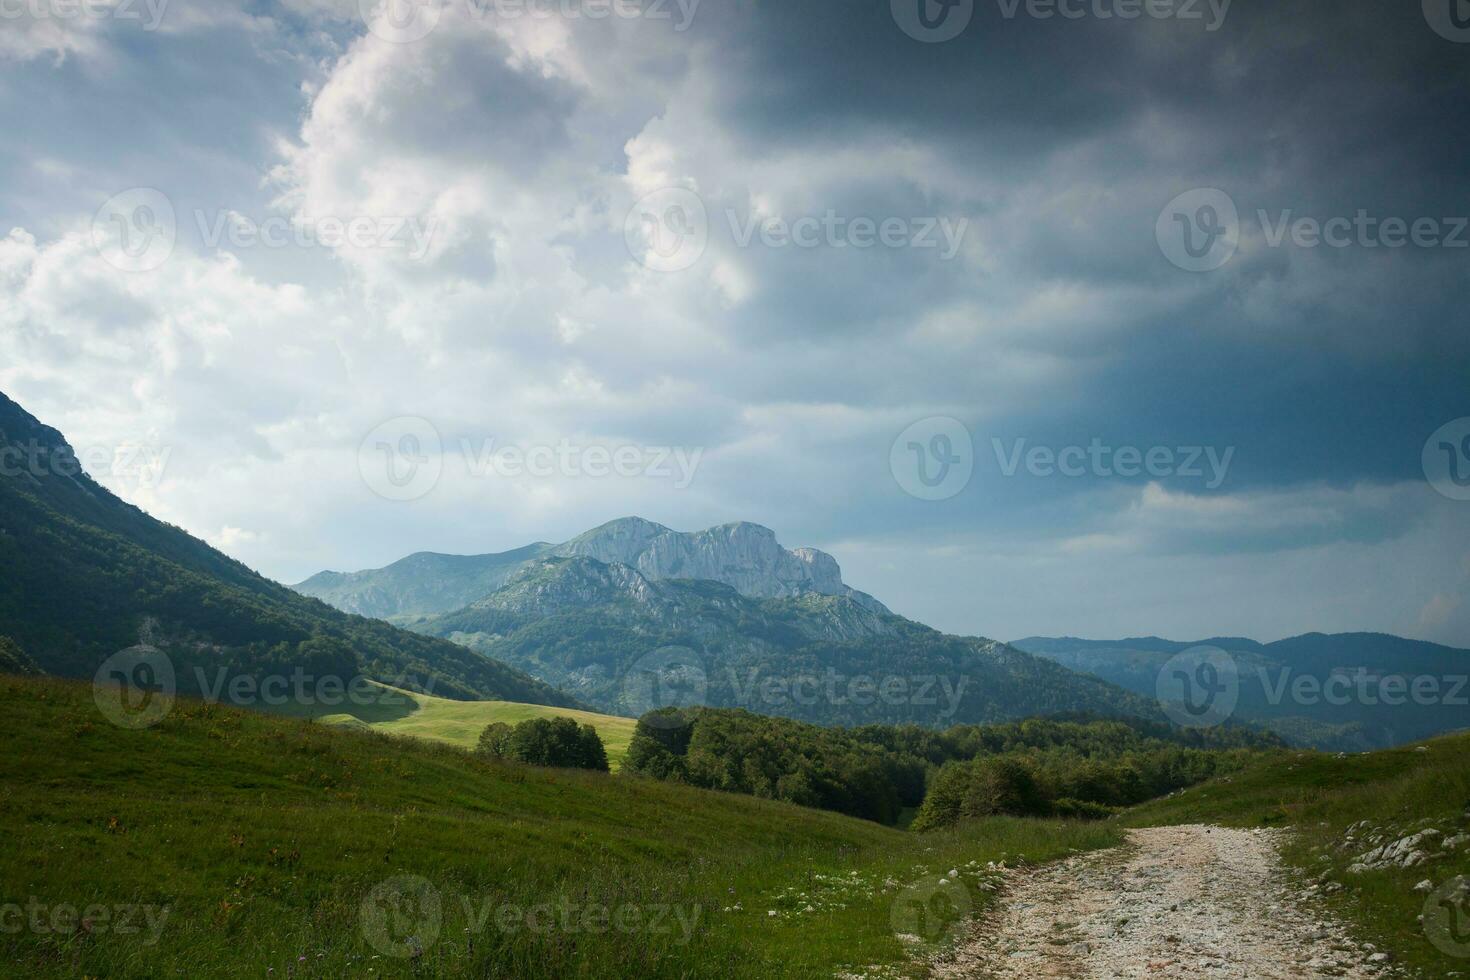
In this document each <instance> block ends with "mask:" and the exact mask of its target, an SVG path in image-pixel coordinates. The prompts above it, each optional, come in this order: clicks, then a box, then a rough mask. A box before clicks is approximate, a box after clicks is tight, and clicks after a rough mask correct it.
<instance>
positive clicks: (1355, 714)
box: [1012, 633, 1470, 751]
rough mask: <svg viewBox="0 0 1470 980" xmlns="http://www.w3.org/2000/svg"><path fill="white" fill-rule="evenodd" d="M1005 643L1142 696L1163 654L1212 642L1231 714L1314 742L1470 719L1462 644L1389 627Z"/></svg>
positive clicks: (1419, 733) (1434, 730)
mask: <svg viewBox="0 0 1470 980" xmlns="http://www.w3.org/2000/svg"><path fill="white" fill-rule="evenodd" d="M1012 645H1013V646H1015V647H1017V648H1018V649H1021V650H1025V651H1027V652H1028V653H1032V654H1035V655H1036V656H1039V657H1044V658H1046V659H1048V660H1051V661H1053V662H1055V663H1057V664H1060V665H1061V666H1063V667H1066V668H1068V669H1070V670H1076V671H1081V672H1083V673H1087V674H1091V675H1093V676H1094V677H1098V678H1101V679H1103V680H1106V681H1108V682H1110V683H1113V684H1117V685H1118V686H1119V687H1122V688H1125V689H1127V690H1130V691H1133V692H1134V693H1137V694H1141V695H1144V696H1151V695H1153V694H1154V693H1155V692H1156V685H1157V683H1158V677H1159V673H1160V671H1161V670H1162V669H1163V668H1164V665H1165V664H1166V663H1167V662H1168V660H1169V658H1171V657H1173V656H1175V655H1176V654H1178V653H1181V652H1183V651H1185V650H1188V649H1191V648H1193V647H1198V646H1209V647H1215V648H1218V649H1220V650H1223V651H1225V652H1226V653H1227V654H1229V655H1230V657H1231V658H1232V660H1233V661H1234V662H1235V664H1236V667H1237V671H1238V680H1239V701H1238V705H1237V707H1236V708H1235V713H1234V716H1235V717H1236V718H1238V719H1241V720H1244V721H1248V722H1250V723H1252V724H1257V725H1261V726H1264V727H1267V728H1270V729H1271V730H1273V731H1275V732H1277V733H1279V734H1281V735H1283V736H1285V737H1287V738H1288V739H1290V740H1292V741H1294V742H1297V743H1298V744H1303V745H1312V746H1316V747H1318V748H1325V749H1342V750H1352V751H1358V750H1363V749H1375V748H1387V747H1391V746H1394V745H1401V744H1404V743H1406V742H1412V741H1417V740H1419V739H1422V738H1428V737H1430V736H1432V735H1438V734H1441V733H1444V732H1448V731H1454V730H1457V729H1461V728H1470V650H1460V649H1456V648H1454V647H1448V646H1444V645H1442V644H1438V643H1429V642H1427V641H1423V640H1410V639H1406V638H1404V637H1401V636H1393V635H1391V634H1388V633H1338V634H1327V633H1305V634H1303V635H1301V636H1293V637H1288V638H1286V639H1283V640H1276V641H1274V642H1271V643H1260V642H1258V641H1256V640H1252V639H1247V638H1243V637H1214V638H1211V639H1207V640H1199V641H1195V642H1182V641H1176V640H1165V639H1161V638H1159V637H1156V636H1150V637H1133V638H1129V639H1123V640H1084V639H1078V638H1076V637H1044V636H1029V637H1026V638H1024V639H1020V640H1016V641H1014V642H1013V644H1012ZM1389 678H1401V679H1402V681H1398V680H1387V679H1389ZM1330 680H1331V681H1332V682H1333V683H1334V684H1335V685H1336V686H1335V687H1329V686H1328V682H1329V681H1330ZM1416 680H1417V681H1419V683H1420V684H1421V685H1422V686H1421V688H1420V689H1419V692H1417V693H1416V692H1415V691H1414V689H1413V684H1414V682H1415V681H1416ZM1400 683H1402V684H1403V686H1404V689H1405V690H1404V692H1403V693H1402V694H1400V693H1398V690H1399V684H1400ZM1297 685H1304V686H1302V687H1300V688H1299V687H1297ZM1394 702H1398V703H1394Z"/></svg>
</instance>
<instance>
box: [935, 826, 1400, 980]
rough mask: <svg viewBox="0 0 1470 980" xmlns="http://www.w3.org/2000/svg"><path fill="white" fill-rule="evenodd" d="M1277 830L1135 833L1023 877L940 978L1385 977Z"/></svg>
mask: <svg viewBox="0 0 1470 980" xmlns="http://www.w3.org/2000/svg"><path fill="white" fill-rule="evenodd" d="M1277 833H1278V832H1275V831H1267V830H1259V831H1253V830H1227V829H1224V828H1220V827H1199V826H1193V827H1157V828H1150V829H1147V830H1135V831H1132V832H1131V833H1130V834H1129V842H1128V844H1127V845H1125V846H1123V847H1121V848H1117V849H1115V850H1111V851H1100V852H1096V853H1092V854H1085V855H1079V856H1078V857H1075V858H1072V859H1070V860H1068V861H1064V862H1061V863H1059V864H1055V865H1050V866H1047V867H1045V868H1042V869H1039V870H1036V871H1031V872H1022V873H1017V874H1015V875H1013V876H1012V877H1011V879H1010V881H1009V883H1008V885H1007V890H1006V894H1005V896H1004V898H1003V900H1002V903H1001V905H1000V907H999V908H998V909H997V910H996V912H995V913H993V914H992V915H991V916H990V917H989V918H988V919H985V920H982V921H981V922H979V923H977V925H976V928H975V931H974V933H973V936H972V937H971V938H970V939H969V940H967V941H966V942H965V943H963V944H962V945H961V947H960V949H959V951H958V952H957V954H956V956H955V957H954V959H953V960H951V961H948V962H943V963H940V964H938V965H937V968H936V971H935V974H936V976H940V977H951V978H957V977H964V978H981V977H993V978H1003V977H1004V978H1011V977H1026V978H1031V977H1069V978H1097V980H1104V978H1106V980H1112V978H1121V977H1148V978H1163V977H1169V978H1173V977H1180V978H1183V977H1189V978H1191V980H1193V978H1199V977H1206V978H1212V980H1213V978H1220V980H1226V978H1240V980H1268V978H1283V980H1284V978H1302V977H1347V978H1367V977H1378V976H1382V970H1381V968H1380V967H1379V966H1378V965H1376V964H1370V963H1369V962H1368V960H1369V958H1370V957H1372V956H1373V955H1374V950H1373V949H1372V948H1371V947H1367V948H1365V947H1362V946H1360V945H1358V944H1356V943H1353V942H1351V941H1350V940H1349V939H1348V938H1347V936H1346V934H1345V933H1344V932H1343V931H1342V930H1341V929H1340V928H1339V927H1337V926H1335V925H1334V924H1333V923H1332V921H1331V920H1330V919H1328V918H1327V916H1326V914H1325V913H1324V912H1323V911H1322V909H1321V908H1320V907H1314V906H1315V903H1314V901H1313V900H1312V898H1311V896H1309V895H1307V894H1305V893H1304V892H1303V891H1302V886H1301V885H1299V884H1298V885H1295V886H1293V884H1292V883H1291V882H1289V881H1288V880H1287V878H1286V877H1285V876H1284V875H1283V874H1282V872H1281V869H1280V865H1279V860H1278V857H1277V851H1276V842H1277Z"/></svg>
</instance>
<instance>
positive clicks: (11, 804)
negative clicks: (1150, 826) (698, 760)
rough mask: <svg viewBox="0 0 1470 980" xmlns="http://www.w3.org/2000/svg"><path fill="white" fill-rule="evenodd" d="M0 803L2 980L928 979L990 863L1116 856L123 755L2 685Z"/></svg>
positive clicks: (272, 764)
mask: <svg viewBox="0 0 1470 980" xmlns="http://www.w3.org/2000/svg"><path fill="white" fill-rule="evenodd" d="M0 785H4V787H5V793H4V794H0V837H3V839H4V840H5V847H4V848H3V849H0V925H3V926H5V928H0V963H4V964H5V965H6V967H7V968H8V969H10V970H12V971H14V974H15V975H21V976H38V977H62V976H65V977H75V976H106V977H137V978H141V977H162V976H188V977H197V976H257V977H268V976H269V977H274V978H285V977H307V976H312V977H341V976H348V975H351V976H373V977H379V976H446V977H485V976H516V977H533V978H534V977H547V978H551V977H557V978H561V977H640V978H642V977H671V978H672V977H706V976H709V977H715V976H718V977H759V978H769V977H798V978H800V977H814V978H815V977H823V978H831V977H832V976H833V975H834V974H836V973H839V972H842V971H845V970H846V971H856V972H861V973H864V974H866V975H871V976H883V977H902V976H921V975H923V971H924V967H923V963H922V960H923V956H924V955H925V954H926V953H928V952H931V951H932V950H933V949H935V948H937V946H939V945H942V942H943V938H944V934H943V932H942V931H941V930H938V929H934V928H931V927H933V926H934V925H935V923H936V922H937V923H943V922H945V921H947V920H948V919H951V918H954V916H955V915H956V914H958V913H955V912H950V911H947V910H948V909H952V908H953V909H959V910H961V911H965V912H970V913H973V912H978V911H980V910H981V909H983V908H984V906H985V903H986V902H987V901H989V893H988V891H987V890H986V887H985V884H986V876H985V874H984V863H985V862H987V861H991V860H999V859H1002V858H1006V859H1009V860H1012V861H1014V860H1016V859H1017V858H1018V857H1025V858H1028V859H1030V860H1033V861H1042V860H1049V859H1052V858H1055V857H1059V856H1062V855H1064V854H1066V853H1068V852H1070V851H1072V850H1073V849H1089V848H1096V847H1102V846H1107V845H1109V844H1112V843H1114V842H1115V841H1116V840H1117V838H1118V834H1119V831H1118V830H1117V829H1116V828H1113V827H1109V826H1105V825H1100V824H1092V825H1082V824H1073V823H1061V822H1047V821H1026V820H1008V819H997V820H988V821H983V822H978V823H975V824H972V825H970V826H967V827H965V828H963V829H960V830H955V831H946V832H941V833H934V834H926V835H915V834H910V833H906V832H903V831H898V830H894V829H891V828H886V827H882V826H879V825H877V824H873V823H868V822H864V821H860V820H854V819H851V818H848V817H843V816H839V815H837V814H832V813H826V812H822V811H817V810H809V809H803V808H800V807H796V806H790V805H786V804H781V803H775V802H771V801H764V800H758V799H753V798H750V797H746V796H738V795H733V794H722V793H714V792H707V791H702V790H696V789H692V788H689V787H683V786H678V785H672V784H667V783H659V782H654V781H650V780H646V779H642V778H638V777H631V776H615V775H606V774H597V773H587V772H572V771H563V770H546V769H534V768H529V767H524V766H518V765H514V764H509V763H503V762H495V761H490V760H486V759H482V758H479V757H476V756H474V755H472V754H470V753H468V752H465V751H464V750H462V749H459V748H456V747H454V746H451V745H442V744H434V743H429V742H424V741H418V740H411V739H403V738H395V737H389V736H386V735H382V734H378V733H375V732H373V731H361V730H353V729H347V728H334V727H331V726H326V725H320V724H312V723H309V722H307V721H305V720H302V719H292V718H283V717H279V716H273V715H267V714H262V713H258V712H253V711H245V710H238V709H233V708H227V707H222V706H220V705H213V704H206V703H203V702H197V701H184V700H180V701H179V702H178V703H177V704H175V705H174V706H173V709H172V711H171V712H170V713H169V714H168V716H167V717H166V718H165V719H164V720H163V721H162V722H160V723H159V724H157V725H156V726H154V727H152V728H147V729H143V730H139V731H133V730H127V729H122V728H118V727H115V726H113V725H111V724H109V723H108V722H106V721H105V720H104V718H103V717H102V715H101V714H100V712H99V711H98V709H97V707H96V705H95V704H94V702H93V698H92V691H91V688H90V686H86V685H80V684H75V683H70V682H63V681H56V680H23V679H19V678H10V677H0ZM951 870H954V871H956V872H958V874H957V875H956V876H954V878H952V879H950V880H952V881H954V882H958V886H956V885H953V884H951V885H948V886H943V887H941V886H939V885H938V884H937V881H938V877H939V876H945V877H946V878H948V877H949V876H948V872H949V871H951ZM956 896H958V897H959V898H960V899H962V900H958V901H956V900H955V898H956ZM951 903H952V904H951ZM83 918H85V919H86V920H87V922H86V924H83V923H82V922H81V921H80V920H81V919H83ZM124 922H126V927H127V929H133V928H136V929H137V930H138V931H136V932H128V931H125V930H124ZM13 926H14V927H18V928H12V927H13ZM909 933H916V934H919V935H920V936H921V937H923V939H925V940H932V942H931V941H919V942H916V941H911V940H908V939H905V938H903V937H904V936H905V935H906V934H909Z"/></svg>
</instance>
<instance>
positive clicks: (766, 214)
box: [0, 0, 1470, 647]
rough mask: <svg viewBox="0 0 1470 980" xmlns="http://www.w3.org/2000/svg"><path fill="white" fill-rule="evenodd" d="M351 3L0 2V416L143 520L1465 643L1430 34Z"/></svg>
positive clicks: (1268, 18) (789, 3)
mask: <svg viewBox="0 0 1470 980" xmlns="http://www.w3.org/2000/svg"><path fill="white" fill-rule="evenodd" d="M373 2H375V0H364V4H365V5H366V6H367V7H368V9H367V10H366V12H365V13H364V12H363V11H362V10H360V9H359V6H358V4H357V3H356V2H355V0H354V2H349V3H335V2H332V0H285V2H281V3H249V4H244V5H241V4H238V3H230V2H225V0H171V2H166V0H128V2H127V3H124V4H123V5H122V6H120V7H119V6H106V5H93V6H91V7H89V8H84V9H82V10H81V11H80V12H79V11H78V10H77V9H76V8H73V7H71V6H70V5H69V4H67V3H66V2H65V0H8V5H6V6H5V7H4V9H3V11H0V13H3V18H0V131H3V132H4V133H5V137H4V139H3V140H0V235H4V234H6V233H7V232H8V237H3V238H0V390H4V391H5V392H6V393H8V394H9V395H11V396H12V397H13V398H15V399H16V400H18V401H19V402H20V403H21V404H22V405H24V406H25V407H26V408H27V409H29V410H30V411H31V412H32V413H34V414H36V415H38V416H39V417H40V418H42V419H43V420H44V421H46V422H48V423H50V424H52V425H54V426H56V427H58V428H60V429H62V430H63V431H64V432H65V433H66V434H67V435H68V437H69V438H70V440H71V441H72V443H73V445H74V446H75V447H76V448H77V449H78V451H79V452H82V453H83V454H84V459H90V460H91V461H92V462H91V466H90V468H91V469H92V470H93V471H94V472H95V473H96V475H97V476H98V477H99V478H100V479H102V480H103V482H105V483H106V484H107V485H108V486H110V487H112V488H113V489H114V490H116V491H117V492H118V493H120V494H121V495H122V496H124V497H125V498H127V499H129V500H131V501H133V502H135V503H138V504H139V505H140V506H142V507H144V508H146V509H147V510H149V511H150V512H151V513H153V514H155V515H156V516H158V517H160V518H162V519H164V520H168V521H171V522H174V523H177V524H179V525H181V526H183V527H184V528H186V529H188V530H189V531H191V532H193V533H195V534H197V535H199V536H201V537H203V538H205V539H207V540H209V541H210V542H211V543H213V544H215V545H216V546H218V547H220V548H222V549H224V550H225V551H227V552H228V553H230V554H231V555H234V556H236V557H238V558H240V559H241V560H243V561H245V562H247V563H248V564H250V565H251V566H252V567H255V568H257V569H259V570H260V571H261V572H263V573H264V574H266V575H269V576H271V577H273V578H277V579H280V580H283V581H287V582H294V581H298V580H300V579H302V578H305V577H306V576H308V575H310V574H312V573H313V572H316V571H318V570H321V569H323V568H332V569H337V570H352V569H358V568H365V567H376V566H380V565H383V564H386V563H388V562H390V561H392V560H394V559H397V558H399V557H402V556H403V555H405V554H408V553H410V552H413V551H419V550H434V551H444V552H454V553H477V552H488V551H499V550H505V549H508V548H512V547H516V546H519V545H521V544H525V543H528V542H530V541H535V540H551V541H557V540H563V539H565V538H568V537H570V536H572V535H574V534H576V533H577V532H579V531H582V530H584V529H586V528H588V527H591V526H593V525H596V524H599V523H602V522H603V521H606V520H609V519H612V518H615V517H620V516H624V515H628V514H638V515H640V516H643V517H647V518H649V519H651V520H656V521H659V522H661V523H664V524H668V525H670V526H673V527H676V528H680V529H685V530H692V529H695V528H700V527H705V526H708V525H712V524H718V523H724V522H727V521H733V520H749V521H755V522H758V523H762V524H766V525H768V526H770V527H772V528H774V529H775V530H776V532H777V534H778V536H779V538H780V539H781V541H782V542H783V543H784V544H786V545H787V546H788V547H795V546H799V545H809V546H815V547H820V548H823V549H825V550H828V551H830V552H832V553H833V554H834V555H835V556H836V557H837V558H838V560H839V561H840V562H841V564H842V567H843V569H844V573H845V578H846V579H847V581H848V582H849V583H850V584H852V585H854V586H856V587H858V588H861V589H864V590H867V591H869V592H872V593H874V594H875V595H877V596H878V597H880V598H881V599H883V600H884V601H885V602H887V603H888V604H889V605H890V606H891V607H892V608H894V609H895V610H896V611H899V612H901V613H904V614H906V615H910V616H913V617H915V618H918V619H920V620H923V621H925V622H928V623H931V624H933V625H935V626H938V627H940V628H943V629H948V630H952V631H956V632H966V633H976V634H981V635H986V636H992V637H998V638H1001V639H1013V638H1016V637H1020V636H1024V635H1027V634H1064V633H1065V634H1074V635H1082V636H1091V637H1115V636H1123V635H1137V634H1147V633H1153V634H1159V635H1164V636H1170V637H1174V638H1179V639H1194V638H1200V637H1204V636H1208V635H1214V634H1231V635H1247V636H1253V637H1257V638H1259V639H1262V640H1270V639H1276V638H1279V637H1282V636H1287V635H1293V634H1296V633H1302V632H1306V631H1310V630H1322V631H1346V630H1382V631H1387V632H1395V633H1400V634H1405V635H1409V636H1414V637H1421V638H1425V639H1433V640H1438V641H1441V642H1446V643H1451V644H1455V645H1459V646H1465V647H1470V500H1465V499H1459V498H1463V497H1470V489H1467V488H1465V487H1462V486H1460V485H1459V483H1457V482H1456V479H1455V478H1456V477H1459V478H1460V479H1461V480H1462V481H1463V480H1465V479H1467V478H1470V421H1467V417H1470V331H1467V326H1470V324H1467V316H1466V312H1465V311H1466V279H1467V276H1466V273H1467V270H1470V248H1466V245H1467V244H1470V229H1467V228H1466V227H1465V225H1466V221H1465V217H1464V216H1466V215H1470V193H1467V192H1470V134H1467V123H1470V111H1467V109H1466V94H1467V92H1470V29H1466V30H1462V29H1460V28H1459V27H1458V26H1457V22H1456V21H1455V20H1453V19H1451V18H1450V16H1449V10H1450V7H1449V0H1442V2H1441V0H1426V3H1425V4H1424V6H1423V8H1422V9H1421V6H1420V4H1419V3H1417V2H1407V0H1406V2H1400V3H1381V2H1376V0H1374V2H1368V0H1364V2H1353V3H1336V4H1323V3H1294V2H1271V3H1265V2H1261V0H1254V2H1249V3H1248V2H1245V0H1240V2H1237V3H1235V4H1233V5H1232V4H1225V5H1222V4H1221V3H1220V2H1219V0H1217V2H1216V3H1214V4H1213V5H1211V4H1209V3H1206V2H1204V0H1199V2H1195V0H1188V2H1187V3H1186V2H1185V0H1181V2H1180V4H1179V6H1178V7H1170V6H1169V5H1168V4H1166V3H1164V2H1163V0H1154V2H1153V3H1151V4H1150V5H1149V6H1147V7H1144V6H1143V5H1142V4H1138V3H1133V4H1130V2H1129V0H1087V2H1086V3H1082V2H1081V0H1063V3H1062V5H1061V8H1060V9H1059V8H1056V7H1055V6H1053V5H1035V4H1032V5H1030V6H1028V4H1026V3H1024V2H1022V3H1020V4H1019V5H1017V4H1013V3H1011V2H1010V0H961V2H959V3H958V4H957V5H955V6H953V7H941V6H940V5H939V4H938V3H937V2H935V0H924V2H925V7H924V9H923V10H922V11H920V9H919V6H918V3H919V0H893V2H892V3H891V4H890V3H889V0H858V2H850V3H849V2H843V3H835V2H815V0H770V2H766V0H703V2H700V3H697V4H696V3H693V0H684V2H683V3H682V4H681V3H680V2H679V0H642V6H633V5H631V0H617V2H616V3H603V4H601V5H599V4H598V3H597V0H590V5H589V6H588V7H578V6H572V5H571V3H570V0H529V3H530V8H531V9H532V10H534V11H535V13H534V14H533V13H532V12H530V11H529V10H528V8H527V6H526V3H514V2H513V0H502V2H501V3H500V4H499V6H497V4H496V0H448V2H447V3H442V4H439V5H435V6H409V5H405V6H404V7H402V8H398V9H395V10H394V11H390V12H389V13H390V14H392V15H393V16H392V17H389V18H386V19H385V17H384V16H383V14H384V12H383V11H381V10H377V9H374V8H372V7H371V4H372V3H373ZM1063 10H1064V11H1065V12H1066V13H1068V14H1070V15H1072V16H1062V15H1061V13H1062V11H1063ZM921 13H922V14H923V16H922V17H921V16H920V14H921ZM1048 13H1050V14H1051V16H1038V15H1046V14H1048ZM594 14H598V15H600V16H593V15H594ZM1130 15H1136V16H1130ZM1163 15H1167V16H1163ZM1181 195H1182V196H1181ZM1390 218H1393V219H1400V221H1399V223H1397V224H1395V223H1394V222H1390V221H1386V220H1385V219H1390ZM1300 219H1308V221H1306V222H1303V221H1302V220H1300ZM1331 219H1339V220H1338V221H1336V222H1332V220H1331ZM1312 222H1316V223H1317V227H1318V229H1319V232H1326V234H1325V235H1324V234H1314V233H1313V224H1312ZM348 231H350V232H351V234H348ZM1327 239H1330V241H1329V240H1327ZM538 447H539V448H538ZM506 449H510V450H511V453H506V452H504V450H506ZM589 449H592V452H590V453H589V452H588V450H589ZM517 452H518V453H522V454H524V455H523V456H517V455H515V453H517Z"/></svg>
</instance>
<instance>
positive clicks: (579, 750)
mask: <svg viewBox="0 0 1470 980" xmlns="http://www.w3.org/2000/svg"><path fill="white" fill-rule="evenodd" d="M479 751H480V752H482V753H484V754H486V755H490V756H496V757H499V758H504V759H511V760H514V761H516V762H525V763H529V764H531V765H533V766H553V767H556V768H560V769H592V770H595V771H597V772H607V771H608V764H607V750H606V748H604V747H603V744H602V739H601V738H599V737H598V734H597V729H595V728H593V727H592V726H591V725H578V724H577V723H576V722H575V721H573V720H572V719H571V718H532V719H530V720H529V721H523V722H521V723H520V724H519V725H517V726H515V728H511V727H510V726H509V725H507V724H505V723H504V722H495V723H493V724H490V725H487V726H485V730H484V731H483V732H481V733H480V743H479Z"/></svg>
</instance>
